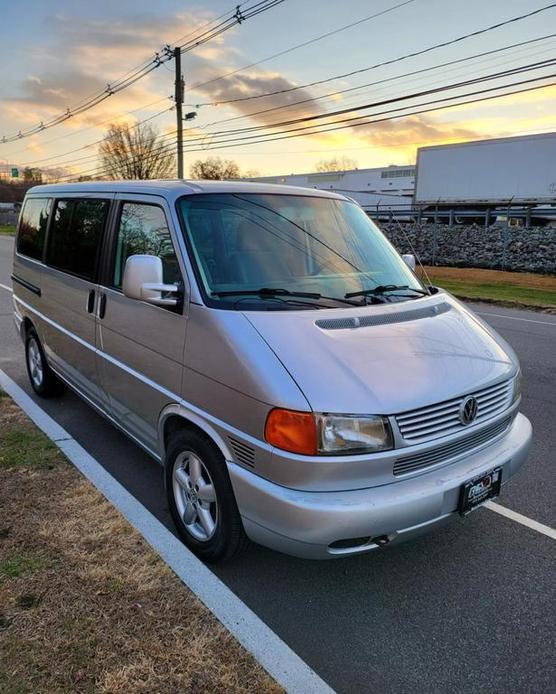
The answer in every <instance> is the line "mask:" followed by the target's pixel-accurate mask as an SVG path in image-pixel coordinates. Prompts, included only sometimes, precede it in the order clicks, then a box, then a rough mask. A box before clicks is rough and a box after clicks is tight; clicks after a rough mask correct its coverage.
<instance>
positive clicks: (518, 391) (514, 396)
mask: <svg viewBox="0 0 556 694" xmlns="http://www.w3.org/2000/svg"><path fill="white" fill-rule="evenodd" d="M520 397H521V369H520V370H519V371H518V372H517V376H516V377H515V378H514V391H513V394H512V405H513V404H514V402H517V401H518V400H519V398H520Z"/></svg>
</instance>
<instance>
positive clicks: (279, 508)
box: [228, 414, 532, 559]
mask: <svg viewBox="0 0 556 694" xmlns="http://www.w3.org/2000/svg"><path fill="white" fill-rule="evenodd" d="M531 437H532V428H531V424H530V422H529V420H528V419H527V418H526V417H524V416H523V415H522V414H518V415H517V416H516V418H515V419H514V421H513V423H512V425H511V427H510V428H509V429H508V432H507V433H506V435H505V436H504V437H503V438H501V439H498V440H496V441H495V442H493V443H492V444H491V445H490V446H487V447H485V448H482V449H481V450H479V451H477V452H474V453H470V454H468V455H467V456H465V457H463V458H460V459H459V460H456V461H454V462H452V463H450V464H447V465H445V466H443V467H441V468H437V469H435V470H431V471H430V472H423V474H421V475H418V476H417V477H412V478H411V479H406V480H403V481H393V482H392V483H390V484H385V485H382V486H380V487H372V488H370V489H359V490H354V491H342V492H308V491H299V490H295V489H288V488H286V487H282V486H280V485H277V484H274V483H273V482H270V481H268V480H266V479H263V478H262V477H259V476H258V475H255V474H254V473H252V472H250V471H248V470H246V469H245V468H243V467H240V466H238V465H236V464H234V463H233V462H230V463H228V469H229V472H230V478H231V481H232V486H233V489H234V492H235V496H236V500H237V504H238V507H239V511H240V514H241V517H242V520H243V525H244V528H245V532H246V533H247V535H248V536H249V537H250V538H251V539H252V540H253V541H255V542H258V543H259V544H261V545H265V546H267V547H270V548H272V549H275V550H278V551H280V552H285V553H286V554H292V555H294V556H298V557H303V558H307V559H327V558H332V557H337V556H343V555H346V554H359V553H361V552H368V551H370V550H372V549H376V548H377V547H379V544H377V543H376V542H373V539H374V538H379V537H382V538H384V536H386V537H387V538H388V541H389V544H390V543H392V544H393V543H397V542H400V541H402V540H405V539H409V538H411V537H415V536H417V535H420V534H422V533H424V532H427V531H428V530H430V529H431V528H432V527H433V526H436V525H440V524H441V523H443V522H446V521H447V520H449V519H450V518H451V517H453V516H455V514H456V512H457V506H458V500H459V494H460V488H461V485H462V484H463V483H464V482H466V481H467V480H469V479H471V478H473V477H476V476H477V475H480V474H482V473H486V472H488V471H489V470H491V469H492V468H495V467H501V468H502V484H505V483H506V482H507V481H508V480H509V479H510V478H511V477H512V476H513V475H514V474H515V473H516V472H517V471H518V470H519V468H520V467H521V466H522V465H523V463H524V462H525V460H526V458H527V455H528V453H529V448H530V446H531ZM352 538H353V539H355V538H359V540H355V541H354V542H351V543H347V544H346V543H345V542H344V541H347V540H350V539H352ZM338 542H341V543H342V545H343V546H341V547H338V546H335V547H330V545H331V544H333V543H338Z"/></svg>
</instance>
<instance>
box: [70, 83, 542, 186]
mask: <svg viewBox="0 0 556 694" xmlns="http://www.w3.org/2000/svg"><path fill="white" fill-rule="evenodd" d="M553 77H556V73H553V74H550V75H545V76H544V77H536V78H532V79H529V80H522V81H519V82H514V83H511V84H507V85H502V86H497V87H489V88H488V89H484V90H478V91H474V92H470V93H468V94H463V95H458V96H452V97H444V98H441V99H436V100H433V101H430V102H425V103H423V104H417V105H416V106H415V107H412V106H403V107H401V108H397V109H389V110H387V111H383V112H379V113H376V114H372V116H371V117H370V118H369V117H368V116H359V117H357V118H354V119H343V120H339V121H335V122H334V123H328V124H324V125H321V126H319V125H318V124H317V125H312V126H306V127H304V128H295V129H291V130H287V131H283V133H285V134H281V133H279V132H278V133H260V134H258V135H255V136H251V137H241V138H237V139H235V140H226V141H224V140H222V141H219V142H217V143H215V145H212V146H211V147H210V149H211V150H216V149H231V148H235V147H239V146H243V145H251V144H259V143H261V142H275V141H281V140H285V139H291V138H297V137H306V136H309V135H318V134H321V133H327V132H332V131H337V130H344V129H346V128H353V127H360V126H364V125H371V124H373V123H379V122H384V121H387V120H398V119H400V118H407V117H410V116H414V115H420V114H423V113H430V112H434V111H442V110H445V109H449V108H456V107H459V106H466V105H469V104H474V103H479V102H484V101H490V100H493V99H498V98H503V97H506V96H512V95H516V94H523V93H527V92H531V91H535V90H538V89H543V88H546V87H552V86H555V85H556V82H551V83H548V84H542V85H535V86H529V87H525V88H522V89H516V90H512V91H509V92H504V93H501V94H491V95H489V96H478V97H477V98H473V99H468V98H467V97H469V96H473V95H482V94H485V93H488V92H492V91H494V90H500V89H509V88H511V87H513V86H519V85H524V84H530V83H532V82H537V81H539V80H546V79H551V78H553ZM456 99H466V100H464V101H459V102H456V103H450V104H445V105H444V106H436V104H438V103H442V102H445V101H449V100H456ZM426 105H430V106H431V107H429V108H421V107H422V106H426ZM411 108H414V109H415V110H413V111H410V112H406V113H398V112H399V111H407V110H408V109H411ZM382 114H388V115H386V116H384V117H381V118H376V117H375V116H377V115H382ZM392 114H394V115H392ZM362 119H365V120H362ZM352 120H358V121H359V122H358V123H351V122H349V123H348V124H346V121H352ZM315 128H319V129H316V130H315ZM298 131H301V132H298ZM308 131H310V132H308ZM169 135H171V133H169ZM171 148H173V143H169V144H166V145H161V147H159V148H158V151H169V150H170V149H171ZM185 151H188V152H201V151H203V150H202V149H199V148H198V146H197V148H196V147H195V145H193V147H191V148H189V149H186V150H185ZM152 154H153V155H154V154H156V151H153V153H152ZM105 173H107V171H106V170H103V169H99V168H98V167H96V168H94V169H90V170H87V171H84V172H83V171H82V172H78V173H75V174H68V176H65V177H61V178H74V179H75V178H77V177H79V176H83V175H87V174H91V175H93V176H100V175H103V174H105Z"/></svg>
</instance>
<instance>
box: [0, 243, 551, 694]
mask: <svg viewBox="0 0 556 694" xmlns="http://www.w3.org/2000/svg"><path fill="white" fill-rule="evenodd" d="M12 251H13V239H12V238H9V237H2V236H0V284H1V285H4V287H3V288H1V287H0V368H2V369H3V370H4V371H5V372H6V373H7V374H8V375H9V376H10V377H11V378H13V379H14V380H15V381H16V382H17V383H18V384H19V385H20V386H21V387H23V388H24V389H25V390H26V392H28V393H31V389H30V387H29V386H28V383H27V376H26V373H25V365H24V359H23V349H22V345H21V342H20V340H19V338H18V336H17V335H16V333H15V330H14V328H13V321H12V300H11V295H10V293H9V291H8V289H7V288H9V287H10V286H11V280H10V273H11V255H12ZM476 310H478V311H479V313H480V314H481V315H482V316H483V318H484V319H485V320H486V321H488V322H489V323H490V324H491V325H492V326H493V327H494V328H495V329H496V330H497V331H498V332H500V333H501V334H502V335H503V336H504V337H505V338H506V339H507V340H508V341H509V342H510V343H511V344H512V346H513V347H514V349H515V350H516V352H517V354H518V356H519V358H520V360H521V365H522V370H523V377H524V378H523V404H522V410H523V412H524V413H525V414H526V415H527V416H528V417H529V418H530V419H531V421H532V423H533V427H534V432H535V441H534V447H533V450H532V454H531V456H530V459H529V462H528V464H527V465H526V467H525V469H524V471H523V472H522V473H521V474H520V475H519V476H518V477H517V478H516V479H515V480H514V481H513V482H512V483H511V485H508V486H507V487H505V488H504V489H503V493H502V496H501V497H500V499H499V500H498V501H499V503H500V504H502V505H503V506H506V507H507V508H510V509H512V510H514V511H516V512H518V513H520V514H523V516H526V517H527V518H529V519H532V520H534V521H538V522H540V523H543V524H545V525H547V526H550V527H552V528H554V527H556V503H555V492H556V470H555V467H556V465H555V463H556V460H555V454H554V450H555V448H556V432H555V422H556V347H555V345H556V316H552V315H547V314H542V313H533V312H529V311H517V310H511V309H504V308H500V307H498V306H492V305H481V306H477V307H476ZM41 406H42V407H43V408H44V409H45V410H46V411H47V412H48V413H49V414H50V415H51V416H52V417H53V418H54V419H56V420H57V421H58V422H59V423H60V424H61V425H62V426H63V427H64V428H66V429H67V430H68V431H69V432H70V434H71V435H72V436H73V437H75V439H76V440H77V441H79V443H81V445H82V446H84V447H85V449H86V450H87V451H89V452H90V453H91V454H92V455H93V456H94V457H95V458H96V459H97V460H98V461H99V462H100V463H101V464H102V465H103V466H104V467H105V468H106V469H107V470H108V471H109V472H110V473H111V474H112V475H113V476H114V477H115V478H117V479H118V480H119V481H120V482H121V483H122V484H124V485H125V486H126V487H127V488H128V489H129V490H130V491H131V492H132V493H133V494H134V495H135V496H136V498H138V499H139V500H140V501H141V502H142V503H143V504H144V505H145V506H146V507H147V508H148V509H149V510H150V511H152V512H153V513H154V514H155V515H156V516H157V517H158V518H160V519H161V520H162V521H163V522H164V523H165V524H167V525H168V526H169V527H171V521H170V518H169V513H168V511H167V509H166V505H165V501H164V494H163V482H162V470H161V468H159V467H158V466H157V465H156V464H155V463H154V462H153V461H152V460H151V459H150V458H149V457H148V456H147V455H146V454H145V453H144V452H143V451H142V450H141V449H139V448H138V447H137V446H136V445H134V444H133V443H132V442H131V441H130V440H128V439H127V438H126V437H125V436H124V435H123V434H120V433H119V432H118V431H116V430H115V429H114V428H113V427H112V426H111V425H110V424H108V423H107V422H105V421H104V420H103V419H102V418H101V417H100V416H99V415H97V414H96V413H95V412H94V411H93V410H92V409H91V408H90V407H89V406H87V405H86V404H84V403H83V402H82V401H81V400H80V399H79V398H78V397H77V396H75V395H73V394H71V393H69V392H68V393H66V394H65V395H64V396H63V397H62V398H61V399H59V400H55V401H41ZM51 503H55V499H52V500H51ZM555 559H556V543H555V541H554V540H553V539H552V538H550V537H548V536H546V535H544V534H543V533H541V532H537V531H536V530H534V529H531V528H529V527H527V526H525V525H523V524H522V523H518V522H516V521H514V520H510V519H508V518H505V517H503V516H501V515H499V514H498V513H494V512H492V511H490V510H486V509H482V510H480V511H478V512H476V513H473V514H471V515H470V516H469V517H468V518H466V519H465V520H457V521H455V522H454V523H452V524H451V525H449V526H448V527H446V528H444V529H442V530H440V531H437V532H435V533H433V534H430V535H428V536H425V537H423V538H421V539H419V540H417V541H414V542H411V543H406V544H403V545H400V546H398V547H394V548H390V549H385V550H378V551H375V552H373V553H370V554H367V555H362V556H358V557H353V558H350V559H344V560H337V561H330V562H310V561H303V560H300V559H294V558H291V557H287V556H284V555H281V554H278V553H274V552H271V551H270V550H266V549H264V548H261V547H257V546H254V545H253V546H252V547H250V549H249V550H248V551H247V553H246V554H245V555H243V556H242V557H241V558H240V559H237V560H235V561H233V562H231V563H228V564H225V565H223V566H219V567H217V568H215V569H214V571H215V573H216V574H217V575H218V576H219V577H220V578H221V579H222V580H223V581H224V582H225V583H226V584H227V585H228V586H229V587H230V588H231V589H232V590H233V591H234V592H235V593H236V594H237V595H238V596H239V597H240V598H241V599H242V600H243V601H244V602H245V603H246V604H247V605H248V606H249V607H250V608H251V609H253V610H254V611H255V612H256V613H257V614H258V615H259V616H260V617H261V618H262V619H263V620H264V621H265V622H266V623H267V624H268V625H269V626H270V627H271V628H272V629H273V630H274V631H275V632H276V633H277V634H278V635H279V636H281V637H282V638H283V639H284V640H285V641H286V642H287V643H288V644H289V645H290V646H291V647H292V648H293V649H294V650H295V651H296V652H297V653H298V654H299V655H300V656H301V657H302V658H303V659H304V660H305V661H306V662H307V663H308V664H309V665H310V666H311V667H312V668H314V669H315V670H316V672H317V673H318V674H319V675H320V676H321V677H322V678H323V679H324V680H326V681H327V682H328V683H329V684H330V685H331V686H332V687H333V688H334V689H335V690H337V691H338V692H361V691H365V692H381V693H382V692H409V691H411V692H431V691H432V692H446V691H451V692H477V691H491V692H549V691H553V690H554V681H555V670H556V661H555V656H554V653H555V652H556V651H555V646H556V643H555V630H554V622H555V612H556V611H555V607H554V606H555V604H556V595H555V593H556V591H555V585H556V582H555V580H554V566H555V563H554V562H555Z"/></svg>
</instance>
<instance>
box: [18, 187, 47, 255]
mask: <svg viewBox="0 0 556 694" xmlns="http://www.w3.org/2000/svg"><path fill="white" fill-rule="evenodd" d="M51 207H52V199H51V198H29V199H28V200H27V201H26V202H25V206H24V207H23V210H22V212H21V216H20V218H19V230H18V232H17V252H18V253H21V254H22V255H26V256H28V257H29V258H34V259H35V260H42V252H43V248H44V237H45V234H46V225H47V223H48V215H49V214H50V208H51Z"/></svg>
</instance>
